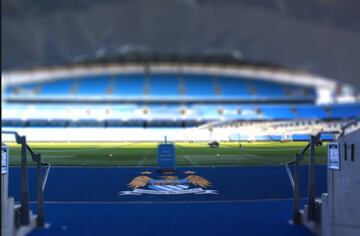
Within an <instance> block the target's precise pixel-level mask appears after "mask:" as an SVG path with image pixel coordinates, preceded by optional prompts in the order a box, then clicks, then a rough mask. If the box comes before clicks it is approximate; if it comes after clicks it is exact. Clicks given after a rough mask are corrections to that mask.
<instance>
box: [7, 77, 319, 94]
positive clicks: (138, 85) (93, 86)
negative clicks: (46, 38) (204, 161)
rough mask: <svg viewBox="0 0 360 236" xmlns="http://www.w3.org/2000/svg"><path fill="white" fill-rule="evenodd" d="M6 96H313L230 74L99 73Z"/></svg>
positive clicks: (27, 86)
mask: <svg viewBox="0 0 360 236" xmlns="http://www.w3.org/2000/svg"><path fill="white" fill-rule="evenodd" d="M5 95H6V96H39V97H50V98H51V97H55V98H56V97H69V96H80V97H94V96H102V97H105V96H107V97H143V96H153V97H174V98H176V97H179V96H187V97H200V98H201V97H205V98H206V97H224V98H234V99H235V98H242V99H246V98H269V99H281V98H296V99H299V98H315V91H314V89H310V88H305V87H300V86H292V85H291V86H289V85H284V84H280V83H275V82H269V81H265V80H250V79H248V78H235V77H230V76H220V77H219V76H218V77H214V76H209V75H183V76H179V75H175V74H168V75H166V74H152V75H150V76H144V75H143V74H129V75H125V74H124V75H116V76H114V75H111V76H110V75H101V76H89V77H82V78H70V79H61V80H56V81H50V82H39V83H35V82H34V83H30V84H23V85H17V86H10V87H8V88H7V89H6V93H5Z"/></svg>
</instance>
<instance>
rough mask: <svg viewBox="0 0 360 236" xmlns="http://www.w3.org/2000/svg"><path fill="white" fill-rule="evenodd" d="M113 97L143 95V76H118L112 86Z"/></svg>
mask: <svg viewBox="0 0 360 236" xmlns="http://www.w3.org/2000/svg"><path fill="white" fill-rule="evenodd" d="M113 88H114V92H113V94H114V95H115V96H125V97H136V96H143V95H144V75H143V74H128V75H126V74H123V75H119V76H118V77H117V79H116V81H115V84H114V86H113Z"/></svg>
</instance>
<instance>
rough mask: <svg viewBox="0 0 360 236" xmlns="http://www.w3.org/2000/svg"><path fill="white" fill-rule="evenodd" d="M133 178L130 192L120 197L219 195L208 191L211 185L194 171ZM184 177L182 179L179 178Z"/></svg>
mask: <svg viewBox="0 0 360 236" xmlns="http://www.w3.org/2000/svg"><path fill="white" fill-rule="evenodd" d="M140 173H141V175H139V176H136V177H135V178H133V179H132V180H131V181H130V183H129V184H128V187H129V188H131V189H132V190H130V191H120V192H119V195H142V194H160V195H171V194H217V191H216V190H213V189H207V188H209V187H210V186H211V183H210V182H209V181H208V180H207V179H206V178H204V177H202V176H199V175H196V174H195V172H194V171H184V172H181V173H180V174H176V173H175V172H164V173H162V174H163V175H160V176H158V175H156V173H152V172H149V171H144V172H140ZM180 175H182V176H181V177H180V178H179V176H180Z"/></svg>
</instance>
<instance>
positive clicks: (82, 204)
mask: <svg viewBox="0 0 360 236" xmlns="http://www.w3.org/2000/svg"><path fill="white" fill-rule="evenodd" d="M19 171H20V170H19V168H11V169H10V175H11V177H10V179H11V181H10V186H11V187H10V193H11V195H12V196H15V199H17V200H20V199H19V192H20V191H19V190H20V185H19V182H18V180H19ZM144 171H145V172H144ZM189 171H190V172H189ZM29 175H30V180H31V182H32V181H33V180H34V178H35V169H31V170H30V173H29ZM172 175H173V176H176V177H178V178H179V179H184V178H186V177H188V176H189V175H196V176H200V177H202V178H204V179H206V180H207V181H208V182H210V183H211V185H209V186H206V187H201V186H195V185H191V184H189V186H190V187H189V188H190V189H191V188H192V189H195V188H197V189H199V188H200V189H203V190H211V191H214V192H216V193H217V194H194V193H187V194H179V195H158V194H139V195H120V194H119V193H121V192H122V191H128V192H129V191H130V192H131V191H133V189H132V188H130V187H129V186H128V184H129V183H130V182H131V181H132V180H133V179H134V178H136V177H137V176H148V177H149V178H151V179H153V180H158V179H161V178H162V176H164V174H163V173H158V172H157V171H156V169H154V168H87V167H79V168H75V167H70V168H65V167H56V168H53V169H52V170H51V172H50V176H49V179H48V183H47V186H46V191H45V199H46V208H45V209H46V222H47V223H48V224H49V225H50V227H49V228H48V229H45V230H37V231H35V232H33V233H32V235H120V234H123V235H199V234H200V235H264V234H266V235H311V233H310V232H309V231H307V230H306V229H305V228H303V227H301V226H294V225H291V224H289V223H288V220H290V219H291V213H292V201H291V197H292V189H291V185H290V182H289V179H288V176H287V174H286V171H285V168H284V167H283V166H271V167H269V166H267V167H218V168H204V167H201V168H199V167H198V168H178V169H177V171H176V173H173V174H172ZM306 176H307V169H306V167H303V169H302V182H303V184H302V190H303V191H302V195H303V196H306V185H305V182H306ZM316 181H317V190H318V191H317V194H318V195H320V193H322V192H326V184H325V183H326V166H318V167H317V180H316ZM34 182H35V181H34ZM34 182H32V183H34ZM34 187H35V186H33V185H31V194H30V195H31V199H32V200H35V194H34V193H35V192H34ZM141 188H142V189H145V190H148V189H147V188H146V186H144V187H141ZM33 207H35V205H34V206H33Z"/></svg>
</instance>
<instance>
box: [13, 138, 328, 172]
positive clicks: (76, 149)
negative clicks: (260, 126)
mask: <svg viewBox="0 0 360 236" xmlns="http://www.w3.org/2000/svg"><path fill="white" fill-rule="evenodd" d="M158 144H159V143H156V142H147V143H135V142H118V143H103V142H94V143H51V142H48V143H30V144H29V145H30V146H31V147H32V148H33V149H34V150H35V151H36V152H38V153H40V154H41V155H42V158H43V160H44V161H45V162H48V163H51V164H52V165H59V166H138V167H141V166H156V165H157V163H156V159H157V145H158ZM8 145H9V146H10V165H19V163H20V148H19V145H17V144H14V143H8ZM175 145H176V162H177V166H239V165H282V164H284V163H286V162H288V161H290V160H292V159H293V158H294V156H295V154H296V153H298V152H299V151H301V150H302V149H303V148H304V147H305V146H306V142H289V143H279V142H256V143H244V142H243V143H241V145H242V146H241V147H239V143H237V142H221V144H220V147H219V148H209V147H208V145H207V143H206V142H195V143H185V142H176V143H175ZM316 152H317V155H316V161H317V163H319V164H324V163H326V144H323V146H322V147H319V148H317V149H316ZM28 158H30V154H28ZM306 159H307V156H306ZM306 159H305V160H304V161H303V163H304V164H306V163H307V160H306ZM29 163H30V164H31V163H32V161H29Z"/></svg>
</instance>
